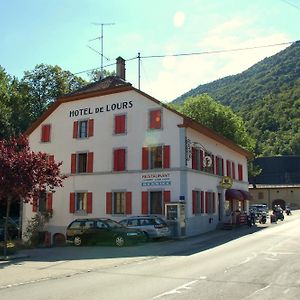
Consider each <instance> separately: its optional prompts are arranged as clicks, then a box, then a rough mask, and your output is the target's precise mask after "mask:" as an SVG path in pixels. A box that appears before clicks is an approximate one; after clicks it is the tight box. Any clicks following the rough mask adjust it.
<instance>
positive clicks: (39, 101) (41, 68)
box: [21, 64, 87, 121]
mask: <svg viewBox="0 0 300 300" xmlns="http://www.w3.org/2000/svg"><path fill="white" fill-rule="evenodd" d="M21 84H22V91H23V94H24V95H25V96H26V97H27V101H26V102H27V103H28V105H29V107H30V112H31V121H35V120H36V119H37V118H38V117H39V116H40V115H41V114H42V113H43V112H44V111H45V110H46V109H47V108H48V107H49V105H50V104H51V103H53V101H54V100H55V99H56V98H57V97H59V96H62V95H64V94H67V93H70V92H73V91H75V90H77V89H79V88H81V87H83V86H85V85H86V84H87V82H86V81H85V80H83V79H82V78H81V77H78V76H75V75H73V74H72V73H71V72H69V71H64V70H62V69H61V68H60V67H59V66H51V65H44V64H39V65H36V67H35V68H34V70H33V71H26V72H25V75H24V77H23V79H22V80H21Z"/></svg>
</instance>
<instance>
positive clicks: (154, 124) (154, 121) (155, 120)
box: [150, 109, 161, 129]
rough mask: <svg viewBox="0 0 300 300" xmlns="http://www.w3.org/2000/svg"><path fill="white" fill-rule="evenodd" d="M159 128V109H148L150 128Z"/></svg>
mask: <svg viewBox="0 0 300 300" xmlns="http://www.w3.org/2000/svg"><path fill="white" fill-rule="evenodd" d="M160 128H161V109H157V110H152V111H150V129H160Z"/></svg>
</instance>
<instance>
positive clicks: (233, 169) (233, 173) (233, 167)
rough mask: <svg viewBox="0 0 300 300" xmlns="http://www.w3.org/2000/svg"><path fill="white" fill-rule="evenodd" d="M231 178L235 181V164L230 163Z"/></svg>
mask: <svg viewBox="0 0 300 300" xmlns="http://www.w3.org/2000/svg"><path fill="white" fill-rule="evenodd" d="M232 178H233V179H235V163H234V162H232Z"/></svg>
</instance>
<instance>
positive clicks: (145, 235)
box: [143, 231, 149, 242]
mask: <svg viewBox="0 0 300 300" xmlns="http://www.w3.org/2000/svg"><path fill="white" fill-rule="evenodd" d="M143 234H144V239H143V240H144V241H145V242H148V241H149V234H148V233H147V232H146V231H143Z"/></svg>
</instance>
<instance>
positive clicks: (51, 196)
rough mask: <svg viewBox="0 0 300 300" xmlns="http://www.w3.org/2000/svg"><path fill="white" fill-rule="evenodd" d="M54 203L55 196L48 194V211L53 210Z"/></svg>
mask: <svg viewBox="0 0 300 300" xmlns="http://www.w3.org/2000/svg"><path fill="white" fill-rule="evenodd" d="M52 202H53V194H52V193H48V194H47V210H51V209H52Z"/></svg>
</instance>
